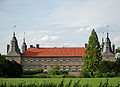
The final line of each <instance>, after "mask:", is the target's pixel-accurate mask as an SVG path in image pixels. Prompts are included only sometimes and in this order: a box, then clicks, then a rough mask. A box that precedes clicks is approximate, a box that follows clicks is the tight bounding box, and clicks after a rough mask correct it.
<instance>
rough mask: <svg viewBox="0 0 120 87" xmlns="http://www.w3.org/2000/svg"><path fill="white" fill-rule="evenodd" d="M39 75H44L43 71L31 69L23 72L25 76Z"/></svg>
mask: <svg viewBox="0 0 120 87" xmlns="http://www.w3.org/2000/svg"><path fill="white" fill-rule="evenodd" d="M37 73H43V69H31V70H24V71H23V74H24V75H34V74H37Z"/></svg>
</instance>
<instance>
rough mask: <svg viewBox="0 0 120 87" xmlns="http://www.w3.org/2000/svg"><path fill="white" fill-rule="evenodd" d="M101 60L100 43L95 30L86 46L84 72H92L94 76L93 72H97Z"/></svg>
mask: <svg viewBox="0 0 120 87" xmlns="http://www.w3.org/2000/svg"><path fill="white" fill-rule="evenodd" d="M101 59H102V58H101V49H100V43H99V41H98V36H97V34H96V32H95V30H94V29H93V30H92V32H91V35H90V37H89V41H88V45H87V46H86V50H85V56H84V57H83V70H84V71H87V72H90V74H91V75H92V76H93V72H95V71H97V67H98V66H99V62H100V61H101Z"/></svg>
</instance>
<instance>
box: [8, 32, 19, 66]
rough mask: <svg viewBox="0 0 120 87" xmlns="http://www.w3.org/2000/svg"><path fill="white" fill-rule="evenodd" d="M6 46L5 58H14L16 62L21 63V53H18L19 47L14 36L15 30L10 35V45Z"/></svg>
mask: <svg viewBox="0 0 120 87" xmlns="http://www.w3.org/2000/svg"><path fill="white" fill-rule="evenodd" d="M7 47H8V48H7V56H6V59H9V60H15V61H16V62H18V63H19V64H20V63H21V53H20V49H19V47H18V41H17V39H16V37H15V32H14V33H13V37H12V40H11V43H10V45H8V46H7Z"/></svg>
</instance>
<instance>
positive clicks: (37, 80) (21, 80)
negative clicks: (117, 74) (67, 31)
mask: <svg viewBox="0 0 120 87" xmlns="http://www.w3.org/2000/svg"><path fill="white" fill-rule="evenodd" d="M62 80H64V83H65V84H68V83H69V81H70V80H72V84H73V83H74V82H77V81H79V80H80V83H79V84H81V85H84V84H89V85H91V86H92V87H98V85H99V84H100V81H102V82H103V83H105V82H106V80H107V78H0V84H2V83H7V85H8V86H9V85H10V84H13V85H18V84H20V83H25V84H31V83H35V84H38V85H39V84H41V83H57V84H59V83H60V82H61V81H62ZM108 82H109V84H110V85H112V86H116V85H117V84H118V83H120V78H108Z"/></svg>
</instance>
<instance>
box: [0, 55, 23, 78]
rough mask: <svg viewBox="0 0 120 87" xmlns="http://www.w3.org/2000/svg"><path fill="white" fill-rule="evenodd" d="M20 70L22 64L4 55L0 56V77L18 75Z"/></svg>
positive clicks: (20, 72)
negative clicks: (7, 58)
mask: <svg viewBox="0 0 120 87" xmlns="http://www.w3.org/2000/svg"><path fill="white" fill-rule="evenodd" d="M22 72H23V70H22V66H21V65H20V64H18V63H17V62H16V61H13V60H12V61H9V60H6V59H5V56H0V77H19V76H20V75H21V74H22Z"/></svg>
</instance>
